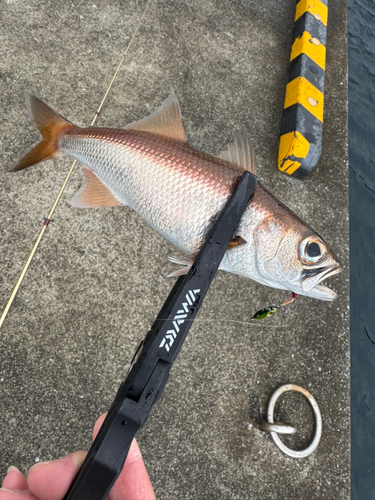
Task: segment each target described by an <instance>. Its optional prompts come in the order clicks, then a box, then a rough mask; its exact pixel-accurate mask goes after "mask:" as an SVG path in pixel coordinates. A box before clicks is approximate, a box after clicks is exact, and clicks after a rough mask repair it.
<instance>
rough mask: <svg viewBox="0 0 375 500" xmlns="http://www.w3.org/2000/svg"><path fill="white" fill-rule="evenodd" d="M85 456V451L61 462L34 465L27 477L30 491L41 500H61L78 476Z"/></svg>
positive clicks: (61, 459) (72, 454)
mask: <svg viewBox="0 0 375 500" xmlns="http://www.w3.org/2000/svg"><path fill="white" fill-rule="evenodd" d="M85 456H86V452H85V451H76V452H75V453H71V454H70V455H67V456H66V457H63V458H60V459H59V460H51V461H50V462H41V463H39V464H36V465H34V466H33V467H31V469H30V470H29V474H28V476H27V484H28V486H29V489H30V491H31V492H32V493H33V494H34V495H35V496H36V497H37V498H38V499H39V500H61V498H63V497H64V495H65V494H66V492H67V491H68V489H69V487H70V485H71V484H72V481H73V479H74V478H75V476H76V475H77V472H78V470H79V468H80V467H81V465H82V463H83V461H84V459H85Z"/></svg>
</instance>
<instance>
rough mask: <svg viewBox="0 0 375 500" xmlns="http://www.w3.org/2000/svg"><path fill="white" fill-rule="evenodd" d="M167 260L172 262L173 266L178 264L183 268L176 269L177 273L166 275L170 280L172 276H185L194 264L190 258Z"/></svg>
mask: <svg viewBox="0 0 375 500" xmlns="http://www.w3.org/2000/svg"><path fill="white" fill-rule="evenodd" d="M168 260H169V261H170V262H173V264H180V265H181V266H184V267H182V268H181V269H178V270H177V271H174V272H173V273H171V274H168V275H167V278H171V277H173V276H184V275H185V274H187V273H188V272H189V269H190V268H191V266H192V264H193V262H194V259H191V258H190V257H179V258H175V257H168Z"/></svg>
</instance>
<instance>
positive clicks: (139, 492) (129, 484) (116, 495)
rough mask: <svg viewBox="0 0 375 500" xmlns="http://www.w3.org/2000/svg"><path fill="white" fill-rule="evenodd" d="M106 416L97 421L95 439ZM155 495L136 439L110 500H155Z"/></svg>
mask: <svg viewBox="0 0 375 500" xmlns="http://www.w3.org/2000/svg"><path fill="white" fill-rule="evenodd" d="M105 417H106V414H104V415H102V416H101V417H99V418H98V420H97V421H96V424H95V427H94V433H93V435H94V438H95V436H96V435H97V433H98V432H99V429H100V427H101V425H102V424H103V422H104V419H105ZM155 498H156V497H155V493H154V490H153V489H152V484H151V481H150V478H149V476H148V473H147V470H146V467H145V464H144V462H143V458H142V455H141V451H140V449H139V446H138V444H137V442H136V440H135V439H133V442H132V444H131V446H130V450H129V453H128V456H127V458H126V461H125V465H124V468H123V469H122V471H121V473H120V475H119V477H118V478H117V480H116V482H115V484H114V485H113V488H112V490H111V492H110V494H109V500H155Z"/></svg>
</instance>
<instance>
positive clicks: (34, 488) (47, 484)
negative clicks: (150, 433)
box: [0, 415, 155, 500]
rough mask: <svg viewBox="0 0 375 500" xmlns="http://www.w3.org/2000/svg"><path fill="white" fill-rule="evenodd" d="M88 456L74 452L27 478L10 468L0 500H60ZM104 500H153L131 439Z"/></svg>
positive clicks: (39, 467)
mask: <svg viewBox="0 0 375 500" xmlns="http://www.w3.org/2000/svg"><path fill="white" fill-rule="evenodd" d="M104 419H105V415H102V416H101V417H100V418H99V419H98V420H97V422H96V424H95V427H94V433H93V434H94V438H95V436H96V434H97V433H98V431H99V429H100V426H101V425H102V423H103V422H104ZM86 454H87V452H85V451H76V452H75V453H71V454H70V455H67V456H66V457H63V458H60V459H59V460H52V461H50V462H41V463H39V464H36V465H34V466H33V467H31V469H30V470H29V473H28V475H27V478H26V477H25V476H24V475H23V474H22V473H21V472H20V471H19V470H18V469H16V468H15V467H10V468H9V471H8V473H7V475H6V476H5V479H4V481H3V484H2V488H0V500H61V499H62V498H63V497H64V495H65V494H66V492H67V491H68V489H69V487H70V485H71V484H72V481H73V479H74V478H75V476H76V475H77V472H78V469H79V468H80V467H81V465H82V463H83V460H84V459H85V456H86ZM107 500H155V494H154V491H153V489H152V485H151V481H150V478H149V477H148V474H147V470H146V467H145V464H144V462H143V459H142V455H141V452H140V450H139V447H138V444H137V442H136V440H135V439H134V440H133V442H132V445H131V447H130V450H129V453H128V456H127V458H126V462H125V465H124V468H123V470H122V472H121V474H120V475H119V477H118V478H117V481H116V482H115V484H114V485H113V488H112V490H111V492H110V494H109V496H108V499H107Z"/></svg>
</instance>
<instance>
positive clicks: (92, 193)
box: [70, 168, 123, 208]
mask: <svg viewBox="0 0 375 500" xmlns="http://www.w3.org/2000/svg"><path fill="white" fill-rule="evenodd" d="M84 172H85V176H86V183H85V184H84V185H83V187H82V188H81V189H80V190H79V191H78V192H77V193H76V194H75V195H74V196H73V198H72V199H71V201H70V204H71V205H72V206H73V207H77V208H96V207H119V206H122V205H123V203H121V202H120V201H119V200H117V199H116V198H115V196H114V195H113V194H112V193H111V191H110V190H109V188H108V187H107V186H106V185H105V184H103V182H102V181H101V180H100V179H99V177H98V176H97V175H96V174H95V173H94V172H93V171H92V170H90V169H89V168H85V169H84Z"/></svg>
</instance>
